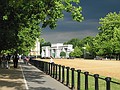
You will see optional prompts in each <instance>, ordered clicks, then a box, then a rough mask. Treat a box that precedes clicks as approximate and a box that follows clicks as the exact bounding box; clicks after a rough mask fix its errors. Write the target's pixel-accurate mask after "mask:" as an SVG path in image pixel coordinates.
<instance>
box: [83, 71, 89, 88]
mask: <svg viewBox="0 0 120 90" xmlns="http://www.w3.org/2000/svg"><path fill="white" fill-rule="evenodd" d="M84 75H85V90H88V75H89V72H84Z"/></svg>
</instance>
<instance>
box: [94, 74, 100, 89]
mask: <svg viewBox="0 0 120 90" xmlns="http://www.w3.org/2000/svg"><path fill="white" fill-rule="evenodd" d="M94 78H95V90H99V84H98V78H99V74H94Z"/></svg>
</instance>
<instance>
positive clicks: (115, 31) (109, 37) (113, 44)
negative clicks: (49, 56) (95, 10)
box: [94, 12, 120, 55]
mask: <svg viewBox="0 0 120 90" xmlns="http://www.w3.org/2000/svg"><path fill="white" fill-rule="evenodd" d="M99 23H100V24H101V26H100V27H99V28H98V29H99V30H100V32H99V34H98V35H97V36H96V37H95V42H94V46H95V48H96V53H97V54H98V55H111V54H120V44H119V43H120V13H118V14H117V13H116V12H114V13H108V14H107V15H106V16H105V17H104V18H101V19H100V22H99Z"/></svg>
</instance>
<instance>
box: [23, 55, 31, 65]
mask: <svg viewBox="0 0 120 90" xmlns="http://www.w3.org/2000/svg"><path fill="white" fill-rule="evenodd" d="M29 59H30V58H29V57H28V56H27V57H26V56H24V58H23V61H24V63H25V64H26V65H28V62H29Z"/></svg>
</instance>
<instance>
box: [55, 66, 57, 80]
mask: <svg viewBox="0 0 120 90" xmlns="http://www.w3.org/2000/svg"><path fill="white" fill-rule="evenodd" d="M57 67H58V65H57V64H56V77H55V79H57Z"/></svg>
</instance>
